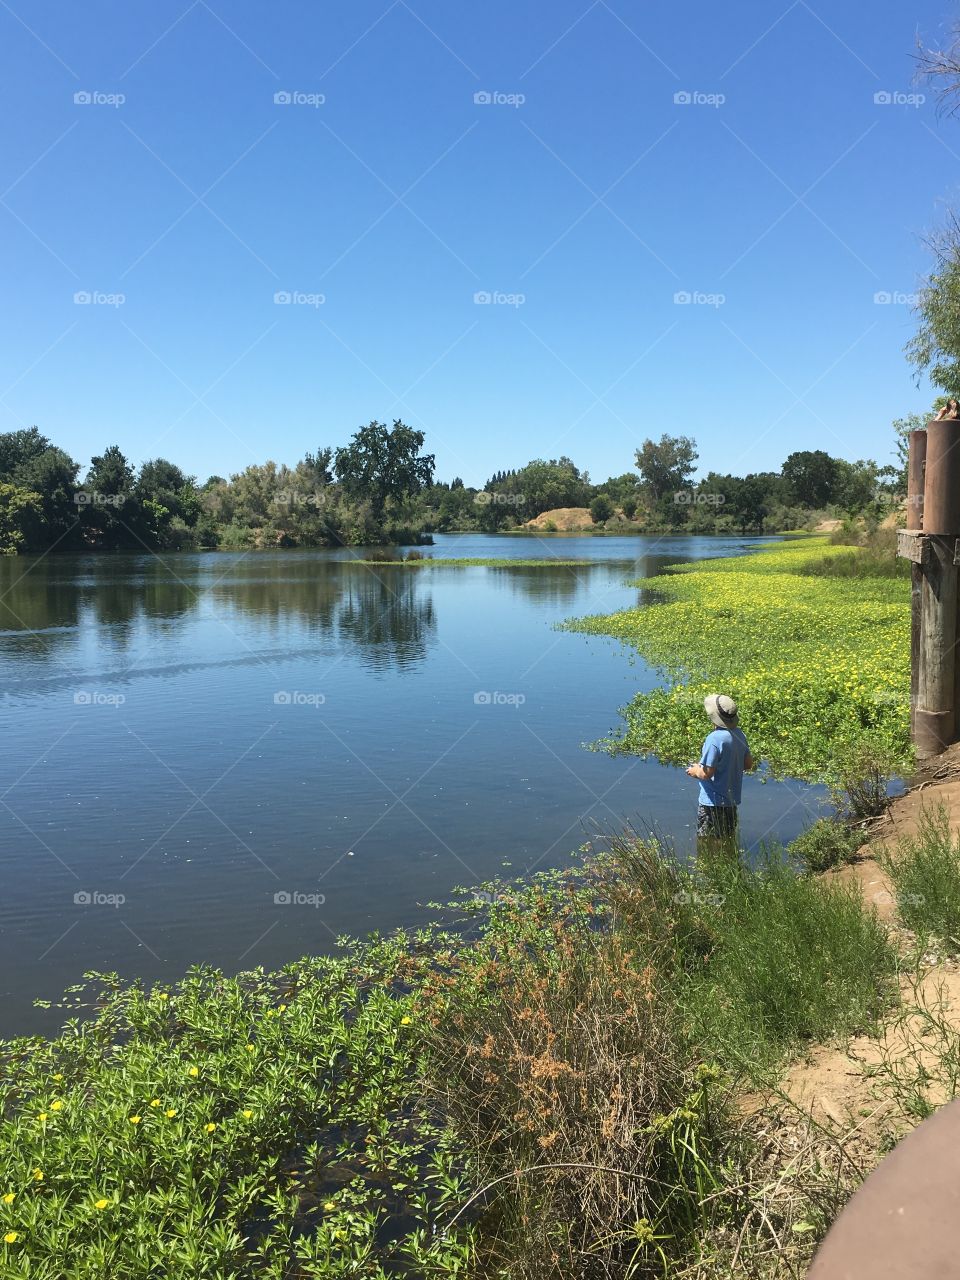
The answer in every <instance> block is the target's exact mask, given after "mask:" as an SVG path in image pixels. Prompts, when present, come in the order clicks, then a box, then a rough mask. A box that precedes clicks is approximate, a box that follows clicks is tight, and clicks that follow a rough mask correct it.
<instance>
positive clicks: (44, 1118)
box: [37, 1111, 47, 1124]
mask: <svg viewBox="0 0 960 1280" xmlns="http://www.w3.org/2000/svg"><path fill="white" fill-rule="evenodd" d="M37 1119H38V1120H39V1121H40V1123H41V1124H46V1123H47V1113H46V1112H45V1111H41V1112H40V1114H39V1115H38V1116H37Z"/></svg>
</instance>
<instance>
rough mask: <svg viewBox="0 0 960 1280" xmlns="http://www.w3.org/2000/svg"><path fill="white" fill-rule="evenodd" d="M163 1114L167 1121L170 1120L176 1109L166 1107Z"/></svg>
mask: <svg viewBox="0 0 960 1280" xmlns="http://www.w3.org/2000/svg"><path fill="white" fill-rule="evenodd" d="M163 1114H164V1115H165V1116H166V1117H167V1119H168V1120H172V1119H173V1117H174V1116H175V1115H176V1114H177V1108H176V1107H167V1109H166V1111H165V1112H164V1113H163Z"/></svg>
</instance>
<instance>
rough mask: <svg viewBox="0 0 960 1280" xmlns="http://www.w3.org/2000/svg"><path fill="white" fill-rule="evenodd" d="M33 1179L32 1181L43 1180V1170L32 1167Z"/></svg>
mask: <svg viewBox="0 0 960 1280" xmlns="http://www.w3.org/2000/svg"><path fill="white" fill-rule="evenodd" d="M33 1180H34V1182H42V1181H43V1170H42V1169H34V1171H33Z"/></svg>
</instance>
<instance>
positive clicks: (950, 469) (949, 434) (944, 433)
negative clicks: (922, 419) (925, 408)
mask: <svg viewBox="0 0 960 1280" xmlns="http://www.w3.org/2000/svg"><path fill="white" fill-rule="evenodd" d="M923 532H924V533H934V534H940V535H941V536H943V537H950V536H951V535H953V536H954V537H955V536H956V535H957V534H960V422H958V421H953V422H949V421H948V422H928V423H927V454H926V466H925V467H924V476H923Z"/></svg>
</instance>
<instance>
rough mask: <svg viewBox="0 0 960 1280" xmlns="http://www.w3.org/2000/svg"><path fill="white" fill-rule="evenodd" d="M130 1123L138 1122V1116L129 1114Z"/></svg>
mask: <svg viewBox="0 0 960 1280" xmlns="http://www.w3.org/2000/svg"><path fill="white" fill-rule="evenodd" d="M130 1123H131V1124H139V1123H140V1116H131V1117H130Z"/></svg>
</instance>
